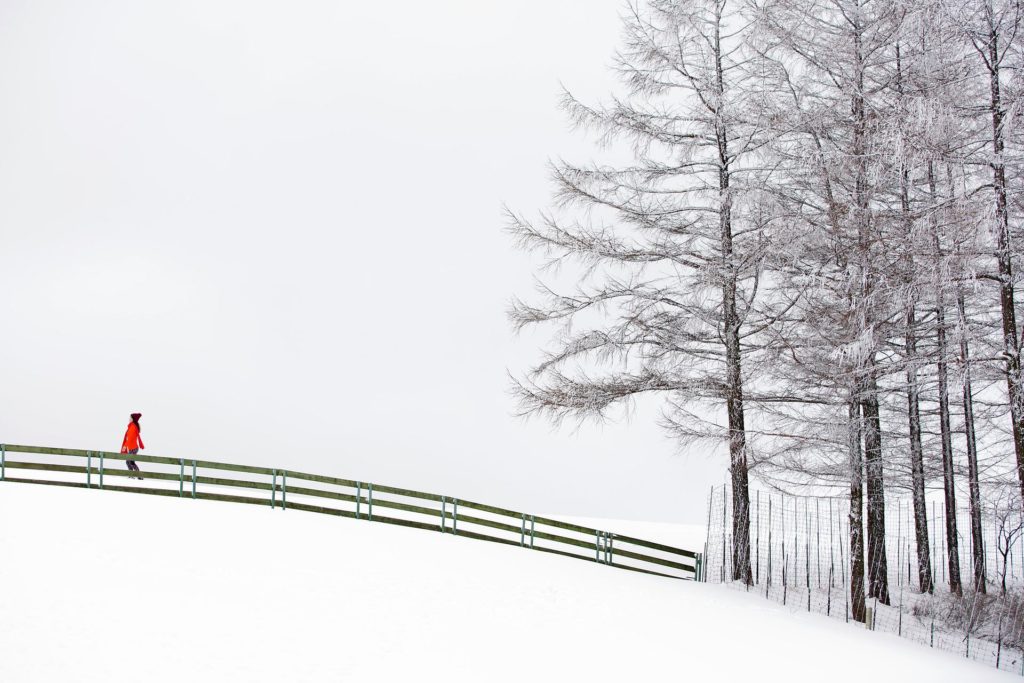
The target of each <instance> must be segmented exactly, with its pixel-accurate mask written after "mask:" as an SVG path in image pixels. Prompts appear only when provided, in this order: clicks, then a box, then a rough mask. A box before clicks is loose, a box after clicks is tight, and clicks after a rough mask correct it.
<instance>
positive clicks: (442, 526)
mask: <svg viewBox="0 0 1024 683" xmlns="http://www.w3.org/2000/svg"><path fill="white" fill-rule="evenodd" d="M444 515H445V498H444V496H441V533H442V534H443V533H444Z"/></svg>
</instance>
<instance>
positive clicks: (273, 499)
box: [270, 469, 277, 510]
mask: <svg viewBox="0 0 1024 683" xmlns="http://www.w3.org/2000/svg"><path fill="white" fill-rule="evenodd" d="M271 472H272V473H273V475H274V479H273V481H272V483H271V484H270V509H271V510H276V509H277V470H276V469H273V470H271Z"/></svg>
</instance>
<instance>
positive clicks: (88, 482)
mask: <svg viewBox="0 0 1024 683" xmlns="http://www.w3.org/2000/svg"><path fill="white" fill-rule="evenodd" d="M85 488H87V489H91V488H92V451H86V455H85Z"/></svg>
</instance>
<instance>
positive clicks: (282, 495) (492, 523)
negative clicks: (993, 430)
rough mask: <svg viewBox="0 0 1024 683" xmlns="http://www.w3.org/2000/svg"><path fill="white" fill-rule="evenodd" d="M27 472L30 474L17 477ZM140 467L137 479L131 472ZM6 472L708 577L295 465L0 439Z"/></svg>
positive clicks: (617, 539) (632, 542) (674, 555)
mask: <svg viewBox="0 0 1024 683" xmlns="http://www.w3.org/2000/svg"><path fill="white" fill-rule="evenodd" d="M13 454H17V455H16V456H14V457H16V458H18V459H17V460H15V459H12V455H13ZM127 459H132V460H134V461H136V462H140V463H147V466H146V471H145V472H142V473H135V472H132V471H131V470H129V469H128V468H127V466H126V465H125V461H126V460H127ZM69 462H70V463H76V464H69ZM21 474H24V475H26V476H15V475H21ZM138 474H141V476H142V477H143V478H142V479H141V480H140V479H132V477H136V476H138ZM0 481H3V482H4V483H9V482H13V483H23V484H45V485H50V486H70V487H76V488H90V489H102V490H107V491H122V492H129V493H142V494H148V495H156V496H174V497H179V498H192V499H201V500H218V501H224V502H230V503H245V504H249V505H264V506H269V507H271V508H274V509H280V510H282V511H285V510H304V511H306V512H319V513H321V514H327V515H336V516H339V517H350V518H354V519H360V520H366V521H371V522H383V523H385V524H397V525H400V526H406V527H413V528H417V529H425V530H430V531H439V532H441V533H449V534H452V535H456V536H463V537H466V538H473V539H478V540H482V541H492V542H495V543H504V544H506V545H515V546H520V547H522V548H528V549H531V550H537V551H540V552H545V553H554V554H557V555H564V556H567V557H574V558H578V559H581V560H588V561H591V562H598V563H601V564H606V565H608V566H610V567H618V568H620V569H628V570H631V571H637V572H644V573H647V574H656V575H658V576H665V577H669V578H680V579H691V580H692V579H696V580H700V579H701V578H702V559H703V558H702V555H701V554H700V553H695V552H690V551H688V550H683V549H682V548H675V547H672V546H668V545H664V544H661V543H655V542H653V541H646V540H643V539H640V538H633V537H631V536H624V535H621V534H615V533H610V532H606V531H601V530H599V529H591V528H589V527H585V526H580V525H577V524H570V523H568V522H562V521H559V520H555V519H550V518H547V517H537V516H535V515H529V514H525V513H521V512H515V511H513V510H506V509H503V508H499V507H494V506H493V505H484V504H483V503H476V502H473V501H469V500H463V499H460V498H454V497H450V496H441V495H436V494H433V493H422V492H420V491H410V490H408V489H401V488H395V487H393V486H383V485H380V484H372V483H367V482H360V481H352V480H349V479H339V478H337V477H327V476H322V475H319V474H307V473H304V472H296V471H294V470H285V469H272V468H266V467H250V466H248V465H232V464H228V463H221V462H210V461H208V460H192V459H185V458H166V457H159V456H152V455H141V454H140V455H124V454H121V453H112V452H109V451H87V450H78V449H73V448H47V447H41V446H19V445H12V444H0ZM112 482H113V483H112Z"/></svg>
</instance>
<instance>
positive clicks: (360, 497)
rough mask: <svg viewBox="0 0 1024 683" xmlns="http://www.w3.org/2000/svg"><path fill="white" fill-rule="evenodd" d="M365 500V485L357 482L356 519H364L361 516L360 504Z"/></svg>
mask: <svg viewBox="0 0 1024 683" xmlns="http://www.w3.org/2000/svg"><path fill="white" fill-rule="evenodd" d="M362 502H363V486H362V484H360V483H359V482H358V481H357V482H356V519H362V518H361V517H360V516H359V504H360V503H362Z"/></svg>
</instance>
